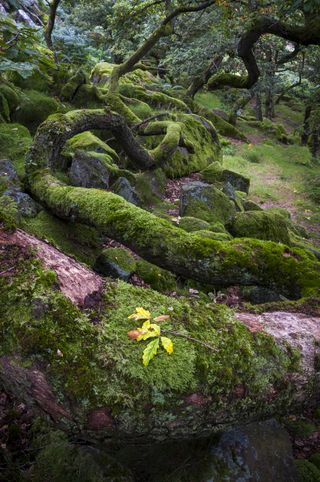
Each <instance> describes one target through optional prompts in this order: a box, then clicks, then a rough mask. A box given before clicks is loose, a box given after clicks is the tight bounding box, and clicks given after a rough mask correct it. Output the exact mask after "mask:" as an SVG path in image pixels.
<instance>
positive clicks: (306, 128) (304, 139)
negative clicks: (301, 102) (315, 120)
mask: <svg viewBox="0 0 320 482" xmlns="http://www.w3.org/2000/svg"><path fill="white" fill-rule="evenodd" d="M311 111H312V107H311V105H307V106H306V109H305V111H304V119H303V131H302V134H301V144H302V145H303V146H306V145H307V143H308V139H309V136H310V115H311Z"/></svg>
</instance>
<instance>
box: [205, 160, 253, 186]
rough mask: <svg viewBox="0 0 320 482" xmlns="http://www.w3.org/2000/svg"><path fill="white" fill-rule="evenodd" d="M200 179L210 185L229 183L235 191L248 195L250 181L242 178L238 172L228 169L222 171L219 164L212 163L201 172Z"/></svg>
mask: <svg viewBox="0 0 320 482" xmlns="http://www.w3.org/2000/svg"><path fill="white" fill-rule="evenodd" d="M201 175H202V178H203V179H204V180H205V181H207V182H210V183H215V182H223V183H230V184H231V186H232V187H233V188H234V189H235V191H242V192H245V193H247V194H248V192H249V187H250V179H249V178H247V177H245V176H242V174H239V173H238V172H234V171H231V170H230V169H223V167H222V166H221V164H220V163H219V162H212V163H211V164H209V166H208V167H206V168H205V169H204V170H203V171H201Z"/></svg>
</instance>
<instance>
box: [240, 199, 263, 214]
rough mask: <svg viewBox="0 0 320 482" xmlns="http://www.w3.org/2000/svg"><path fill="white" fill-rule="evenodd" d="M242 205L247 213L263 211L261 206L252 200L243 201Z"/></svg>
mask: <svg viewBox="0 0 320 482" xmlns="http://www.w3.org/2000/svg"><path fill="white" fill-rule="evenodd" d="M242 205H243V207H244V210H245V211H263V209H262V207H261V206H259V204H257V203H255V202H254V201H251V200H250V199H244V200H243V201H242Z"/></svg>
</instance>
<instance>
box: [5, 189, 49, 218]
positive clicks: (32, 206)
mask: <svg viewBox="0 0 320 482" xmlns="http://www.w3.org/2000/svg"><path fill="white" fill-rule="evenodd" d="M3 195H4V196H9V197H10V198H11V199H13V201H15V202H16V205H17V210H18V213H19V214H20V215H21V216H22V217H25V218H34V217H35V216H36V215H37V214H38V212H39V211H40V210H41V207H40V205H39V204H37V203H36V202H35V201H34V200H33V199H32V197H30V196H29V194H26V193H25V192H21V191H19V190H16V189H11V190H7V191H5V192H4V193H3Z"/></svg>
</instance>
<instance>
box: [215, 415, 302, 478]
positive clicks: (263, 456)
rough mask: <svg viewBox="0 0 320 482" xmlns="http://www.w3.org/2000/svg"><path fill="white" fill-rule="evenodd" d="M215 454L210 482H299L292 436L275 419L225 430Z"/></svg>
mask: <svg viewBox="0 0 320 482" xmlns="http://www.w3.org/2000/svg"><path fill="white" fill-rule="evenodd" d="M211 455H212V458H213V463H212V477H210V478H209V479H207V482H214V481H217V482H218V481H221V480H223V481H230V482H246V481H250V482H251V481H259V482H270V481H277V482H295V481H297V475H296V471H295V467H294V464H293V456H292V446H291V442H290V438H289V435H288V433H287V432H286V431H285V430H284V429H283V428H282V427H281V426H280V425H279V424H278V423H277V422H276V421H275V420H268V421H266V422H257V423H251V424H249V425H247V426H244V427H240V428H236V429H235V430H233V431H231V432H225V433H223V434H222V436H221V438H220V440H219V442H218V444H217V445H216V446H213V447H212V451H211Z"/></svg>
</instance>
